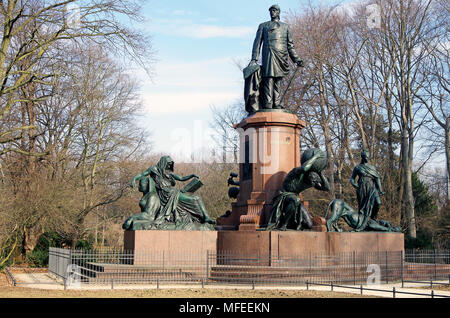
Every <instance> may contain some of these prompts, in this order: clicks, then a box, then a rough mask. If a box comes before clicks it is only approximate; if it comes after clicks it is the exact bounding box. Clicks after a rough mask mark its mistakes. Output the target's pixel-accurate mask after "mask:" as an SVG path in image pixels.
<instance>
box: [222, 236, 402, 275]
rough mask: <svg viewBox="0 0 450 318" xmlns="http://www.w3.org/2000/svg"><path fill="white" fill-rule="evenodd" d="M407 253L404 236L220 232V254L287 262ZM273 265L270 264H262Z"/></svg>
mask: <svg viewBox="0 0 450 318" xmlns="http://www.w3.org/2000/svg"><path fill="white" fill-rule="evenodd" d="M399 251H404V234H403V233H383V232H358V233H356V232H344V233H337V232H314V231H220V232H218V236H217V252H218V254H219V253H225V254H226V253H231V254H238V255H251V256H261V258H262V259H266V260H267V261H268V262H269V261H270V259H285V258H292V257H296V256H304V255H309V254H310V253H312V254H321V255H336V254H339V253H348V252H356V253H363V252H369V253H371V252H374V253H377V252H399ZM261 265H266V266H268V265H270V264H261Z"/></svg>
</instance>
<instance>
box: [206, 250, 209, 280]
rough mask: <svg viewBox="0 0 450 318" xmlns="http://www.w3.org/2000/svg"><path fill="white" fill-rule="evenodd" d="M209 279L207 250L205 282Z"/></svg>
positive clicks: (207, 251)
mask: <svg viewBox="0 0 450 318" xmlns="http://www.w3.org/2000/svg"><path fill="white" fill-rule="evenodd" d="M208 279H209V250H206V281H208Z"/></svg>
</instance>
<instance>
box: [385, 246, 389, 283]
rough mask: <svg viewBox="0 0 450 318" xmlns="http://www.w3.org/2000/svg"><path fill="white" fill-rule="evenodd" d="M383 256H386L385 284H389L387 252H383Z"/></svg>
mask: <svg viewBox="0 0 450 318" xmlns="http://www.w3.org/2000/svg"><path fill="white" fill-rule="evenodd" d="M385 255H386V284H389V268H388V251H386V252H385Z"/></svg>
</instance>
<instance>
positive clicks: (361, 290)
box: [359, 285, 363, 295]
mask: <svg viewBox="0 0 450 318" xmlns="http://www.w3.org/2000/svg"><path fill="white" fill-rule="evenodd" d="M359 289H360V292H361V295H362V294H363V287H362V285H359Z"/></svg>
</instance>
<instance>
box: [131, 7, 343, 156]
mask: <svg viewBox="0 0 450 318" xmlns="http://www.w3.org/2000/svg"><path fill="white" fill-rule="evenodd" d="M312 2H313V3H316V2H320V1H313V0H312ZM321 2H322V3H333V4H337V3H346V2H347V3H348V2H350V1H346V0H341V1H334V0H329V1H321ZM275 3H276V4H278V5H279V6H280V8H281V20H283V14H286V13H287V12H289V11H290V10H293V11H296V12H299V11H300V10H301V8H302V6H304V5H307V4H308V3H309V0H303V1H302V0H280V1H273V0H241V1H237V0H228V1H211V0H191V1H186V0H170V1H151V0H150V1H149V3H148V4H147V5H146V6H145V7H144V11H143V15H144V16H145V17H146V18H147V20H148V21H147V22H146V24H145V26H144V27H145V29H146V30H148V32H149V34H150V35H151V36H152V38H153V41H152V45H153V48H154V50H155V51H156V56H155V57H156V63H155V65H154V73H155V76H154V79H153V81H150V80H148V78H146V77H145V76H144V74H143V72H142V74H140V72H137V75H138V76H139V78H142V95H143V100H144V104H145V110H146V113H145V114H144V116H142V124H143V125H144V126H146V127H147V128H149V129H150V130H151V131H152V140H153V143H154V146H155V148H154V150H155V151H157V152H164V153H167V154H171V155H173V156H175V157H176V156H177V153H174V149H178V155H179V154H180V153H179V152H189V150H193V149H194V148H195V149H197V148H198V147H205V146H207V144H208V143H209V142H210V141H209V140H207V139H208V137H207V136H208V135H209V134H210V131H208V127H209V124H210V122H211V111H210V106H211V105H214V106H216V107H226V106H227V105H230V104H233V103H235V102H236V101H238V100H239V99H242V98H243V85H244V82H243V78H242V73H241V71H240V70H239V68H238V67H237V66H236V62H238V63H240V64H247V63H248V62H249V60H250V56H251V48H252V44H253V40H254V36H255V34H256V30H257V27H258V25H259V23H261V22H264V21H267V20H269V19H270V17H269V12H268V9H269V7H270V6H271V5H272V4H275Z"/></svg>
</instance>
